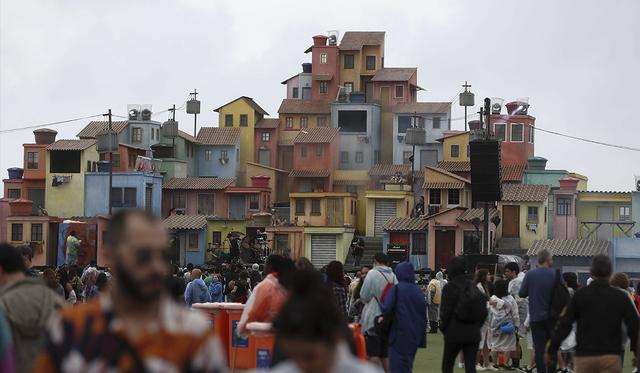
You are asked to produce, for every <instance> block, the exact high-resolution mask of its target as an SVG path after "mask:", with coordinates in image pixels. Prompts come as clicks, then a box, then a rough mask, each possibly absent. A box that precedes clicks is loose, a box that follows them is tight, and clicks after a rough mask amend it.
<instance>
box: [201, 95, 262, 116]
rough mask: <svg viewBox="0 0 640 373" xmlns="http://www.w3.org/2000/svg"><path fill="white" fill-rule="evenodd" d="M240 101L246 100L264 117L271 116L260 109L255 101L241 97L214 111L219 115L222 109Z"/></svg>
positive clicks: (247, 97)
mask: <svg viewBox="0 0 640 373" xmlns="http://www.w3.org/2000/svg"><path fill="white" fill-rule="evenodd" d="M238 100H245V101H246V102H247V103H248V104H249V106H251V107H252V108H253V110H255V111H257V112H258V113H260V114H262V115H269V113H267V112H266V110H264V109H263V108H261V107H260V105H258V104H257V103H256V102H255V101H253V99H252V98H251V97H249V96H240V97H238V98H236V99H235V100H232V101H229V102H227V103H226V104H224V105H222V106H220V107H219V108H217V109H215V110H214V111H215V112H216V113H217V112H219V111H220V109H222V108H223V107H225V106H227V105H230V104H232V103H234V102H236V101H238Z"/></svg>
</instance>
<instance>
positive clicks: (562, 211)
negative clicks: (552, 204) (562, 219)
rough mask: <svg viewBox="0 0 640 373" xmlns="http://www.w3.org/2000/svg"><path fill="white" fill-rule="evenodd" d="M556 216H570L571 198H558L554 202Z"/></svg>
mask: <svg viewBox="0 0 640 373" xmlns="http://www.w3.org/2000/svg"><path fill="white" fill-rule="evenodd" d="M556 215H560V216H569V215H571V198H561V197H560V198H558V199H557V200H556Z"/></svg>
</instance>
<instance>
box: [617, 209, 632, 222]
mask: <svg viewBox="0 0 640 373" xmlns="http://www.w3.org/2000/svg"><path fill="white" fill-rule="evenodd" d="M620 220H631V207H629V206H620Z"/></svg>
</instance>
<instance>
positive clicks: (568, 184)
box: [558, 177, 580, 191]
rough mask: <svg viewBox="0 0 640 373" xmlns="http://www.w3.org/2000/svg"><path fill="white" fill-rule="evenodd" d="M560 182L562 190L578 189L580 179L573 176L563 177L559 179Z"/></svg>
mask: <svg viewBox="0 0 640 373" xmlns="http://www.w3.org/2000/svg"><path fill="white" fill-rule="evenodd" d="M558 181H559V182H560V190H572V191H575V190H577V189H578V181H580V180H578V179H576V178H573V177H563V178H562V179H560V180H558Z"/></svg>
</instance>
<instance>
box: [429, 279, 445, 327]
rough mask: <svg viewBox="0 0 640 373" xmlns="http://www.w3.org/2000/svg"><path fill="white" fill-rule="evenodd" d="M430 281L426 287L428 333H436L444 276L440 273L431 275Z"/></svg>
mask: <svg viewBox="0 0 640 373" xmlns="http://www.w3.org/2000/svg"><path fill="white" fill-rule="evenodd" d="M430 277H431V281H429V285H427V299H428V301H429V329H430V330H429V333H431V334H436V333H438V322H439V321H440V299H441V298H442V288H443V282H444V276H443V274H442V272H438V273H436V274H435V276H434V274H433V272H431V276H430Z"/></svg>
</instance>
